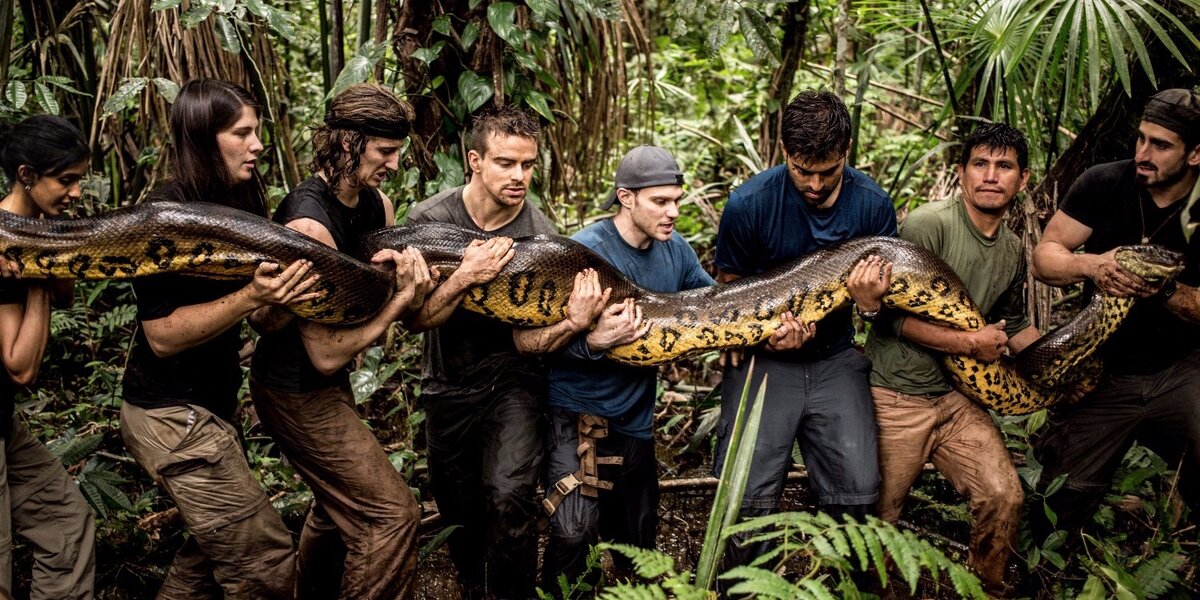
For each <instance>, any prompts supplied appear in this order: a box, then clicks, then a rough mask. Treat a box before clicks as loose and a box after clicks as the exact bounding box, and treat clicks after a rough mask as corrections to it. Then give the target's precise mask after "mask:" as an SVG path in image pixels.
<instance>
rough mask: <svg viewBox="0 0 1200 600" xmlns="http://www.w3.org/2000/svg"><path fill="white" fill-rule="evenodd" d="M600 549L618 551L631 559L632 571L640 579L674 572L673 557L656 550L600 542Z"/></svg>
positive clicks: (653, 577)
mask: <svg viewBox="0 0 1200 600" xmlns="http://www.w3.org/2000/svg"><path fill="white" fill-rule="evenodd" d="M598 547H599V548H600V549H601V550H611V551H613V552H617V553H620V554H621V555H623V556H625V557H626V558H628V559H629V560H631V561H633V568H634V571H635V572H636V573H637V575H638V577H641V578H642V579H655V578H658V577H662V576H663V575H668V574H671V573H674V572H675V559H674V558H671V557H670V556H668V555H667V554H664V553H662V552H659V551H657V550H649V549H646V548H639V547H637V546H631V545H629V544H608V543H605V544H600V545H599V546H598Z"/></svg>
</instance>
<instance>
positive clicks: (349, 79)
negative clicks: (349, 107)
mask: <svg viewBox="0 0 1200 600" xmlns="http://www.w3.org/2000/svg"><path fill="white" fill-rule="evenodd" d="M373 70H375V62H374V61H372V60H371V59H369V58H367V57H365V56H355V57H354V58H352V59H350V60H349V62H347V63H346V66H345V67H342V72H341V73H338V76H337V80H336V81H334V84H333V89H331V90H329V96H328V97H329V98H333V97H334V96H336V95H338V94H340V93H341V92H342V90H344V89H346V88H348V87H350V86H352V85H354V84H356V83H362V82H364V81H366V80H367V78H368V77H370V76H371V72H372V71H373Z"/></svg>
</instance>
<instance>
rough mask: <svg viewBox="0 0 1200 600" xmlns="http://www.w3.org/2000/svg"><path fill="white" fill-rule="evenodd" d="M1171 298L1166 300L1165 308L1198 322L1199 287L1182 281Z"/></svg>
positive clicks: (1199, 306) (1199, 309)
mask: <svg viewBox="0 0 1200 600" xmlns="http://www.w3.org/2000/svg"><path fill="white" fill-rule="evenodd" d="M1176 285H1177V286H1178V287H1177V288H1176V289H1175V293H1174V294H1172V295H1171V298H1170V299H1169V300H1167V308H1168V309H1170V311H1171V312H1172V313H1174V314H1175V315H1176V316H1178V317H1179V318H1181V319H1185V320H1188V321H1191V322H1193V323H1200V289H1197V288H1194V287H1192V286H1190V285H1184V284H1182V283H1179V284H1176Z"/></svg>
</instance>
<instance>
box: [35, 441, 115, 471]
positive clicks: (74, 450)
mask: <svg viewBox="0 0 1200 600" xmlns="http://www.w3.org/2000/svg"><path fill="white" fill-rule="evenodd" d="M103 441H104V435H103V434H99V433H93V434H91V435H83V436H76V435H75V434H74V432H71V433H68V434H67V435H65V436H63V437H61V438H58V439H56V440H52V441H51V442H50V443H48V444H46V449H47V450H49V451H50V454H53V455H54V456H55V457H56V458H58V460H60V461H62V463H63V465H64V466H67V467H70V466H72V465H74V464H75V463H77V462H79V461H81V460H83V459H85V458H87V457H88V456H91V454H92V453H93V452H95V451H96V448H99V447H100V443H101V442H103Z"/></svg>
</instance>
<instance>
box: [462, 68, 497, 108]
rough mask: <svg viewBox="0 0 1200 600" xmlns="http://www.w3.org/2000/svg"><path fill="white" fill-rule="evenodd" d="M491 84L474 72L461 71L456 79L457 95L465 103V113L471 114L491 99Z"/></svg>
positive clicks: (492, 92)
mask: <svg viewBox="0 0 1200 600" xmlns="http://www.w3.org/2000/svg"><path fill="white" fill-rule="evenodd" d="M494 93H495V91H494V90H493V89H492V83H491V82H490V81H488V80H487V79H485V78H483V77H481V76H480V75H479V74H478V73H475V72H474V71H463V74H462V75H460V76H459V77H458V94H459V96H462V99H463V101H464V102H465V103H466V106H467V112H468V113H473V112H475V111H476V110H478V109H479V107H480V106H483V105H484V103H486V102H487V101H488V100H491V99H492V94H494Z"/></svg>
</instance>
